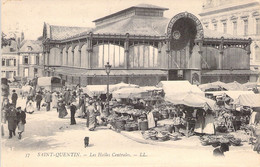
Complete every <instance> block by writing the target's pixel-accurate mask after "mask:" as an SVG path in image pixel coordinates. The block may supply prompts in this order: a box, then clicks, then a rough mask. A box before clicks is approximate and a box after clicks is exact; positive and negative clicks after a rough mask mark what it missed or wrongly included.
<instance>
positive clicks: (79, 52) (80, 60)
mask: <svg viewBox="0 0 260 167" xmlns="http://www.w3.org/2000/svg"><path fill="white" fill-rule="evenodd" d="M79 67H81V49H79Z"/></svg>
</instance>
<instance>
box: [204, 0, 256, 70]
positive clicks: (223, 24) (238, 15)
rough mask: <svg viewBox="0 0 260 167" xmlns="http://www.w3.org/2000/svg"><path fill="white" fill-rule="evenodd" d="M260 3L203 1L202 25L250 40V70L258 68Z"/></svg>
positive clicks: (249, 0) (218, 0) (237, 0)
mask: <svg viewBox="0 0 260 167" xmlns="http://www.w3.org/2000/svg"><path fill="white" fill-rule="evenodd" d="M259 11H260V3H259V1H258V0H204V6H203V11H202V13H200V14H199V15H200V16H201V22H202V24H203V25H204V26H205V27H207V28H209V29H212V30H216V31H219V32H222V33H227V34H233V35H236V36H240V37H247V38H248V37H250V38H252V44H251V57H250V64H251V67H252V68H251V69H256V70H257V69H258V70H260V69H259V67H260V48H259V47H260V13H259Z"/></svg>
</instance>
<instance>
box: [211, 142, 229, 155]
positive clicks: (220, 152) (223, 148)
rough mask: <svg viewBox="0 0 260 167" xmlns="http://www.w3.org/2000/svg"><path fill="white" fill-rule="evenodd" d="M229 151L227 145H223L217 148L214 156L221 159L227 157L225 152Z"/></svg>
mask: <svg viewBox="0 0 260 167" xmlns="http://www.w3.org/2000/svg"><path fill="white" fill-rule="evenodd" d="M227 151H229V146H228V144H227V143H221V144H220V147H219V148H216V149H215V150H214V151H213V155H214V156H216V157H221V156H225V155H224V152H227Z"/></svg>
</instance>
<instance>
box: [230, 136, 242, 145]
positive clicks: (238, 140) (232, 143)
mask: <svg viewBox="0 0 260 167" xmlns="http://www.w3.org/2000/svg"><path fill="white" fill-rule="evenodd" d="M229 141H230V144H231V145H232V146H239V145H240V144H241V139H235V138H233V139H230V140H229Z"/></svg>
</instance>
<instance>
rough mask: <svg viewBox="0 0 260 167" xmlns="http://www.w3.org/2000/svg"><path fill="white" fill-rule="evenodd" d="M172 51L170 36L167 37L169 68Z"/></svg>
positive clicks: (168, 66)
mask: <svg viewBox="0 0 260 167" xmlns="http://www.w3.org/2000/svg"><path fill="white" fill-rule="evenodd" d="M170 52H171V39H170V37H168V38H167V39H166V55H167V56H166V57H167V60H166V61H167V62H168V65H167V68H168V70H169V69H170V63H171V62H170V56H171V55H170Z"/></svg>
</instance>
